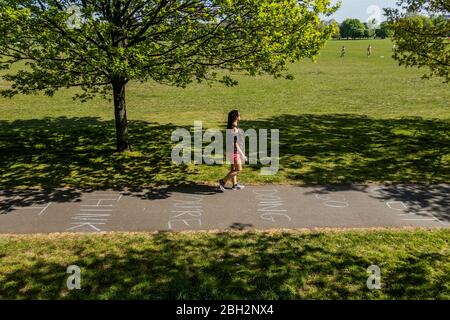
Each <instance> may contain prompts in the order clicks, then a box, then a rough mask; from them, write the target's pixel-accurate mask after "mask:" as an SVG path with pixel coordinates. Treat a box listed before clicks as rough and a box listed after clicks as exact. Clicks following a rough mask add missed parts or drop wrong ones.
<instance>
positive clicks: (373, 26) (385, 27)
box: [328, 14, 450, 40]
mask: <svg viewBox="0 0 450 320" xmlns="http://www.w3.org/2000/svg"><path fill="white" fill-rule="evenodd" d="M410 17H411V18H414V19H415V20H420V22H421V24H422V25H430V26H433V25H440V24H443V23H445V22H446V20H448V19H449V17H448V16H443V15H438V16H431V17H428V16H424V15H418V14H416V15H414V17H412V15H411V16H410ZM328 24H334V25H335V28H336V29H335V30H336V31H335V32H334V33H333V35H332V38H333V39H335V40H341V39H347V40H350V39H375V38H380V39H387V38H392V37H393V36H394V32H395V30H394V29H395V28H394V27H393V25H392V23H390V22H389V21H387V20H386V21H383V22H381V23H379V22H378V21H376V20H375V19H373V20H372V21H369V22H362V21H360V20H359V19H356V18H347V19H345V20H344V21H342V22H341V23H339V22H337V21H335V20H331V21H329V22H328ZM447 36H448V37H450V32H449V33H448V35H447Z"/></svg>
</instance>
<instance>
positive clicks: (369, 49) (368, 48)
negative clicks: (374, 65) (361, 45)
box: [367, 44, 373, 58]
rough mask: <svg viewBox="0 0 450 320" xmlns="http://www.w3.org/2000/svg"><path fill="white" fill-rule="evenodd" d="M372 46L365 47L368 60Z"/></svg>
mask: <svg viewBox="0 0 450 320" xmlns="http://www.w3.org/2000/svg"><path fill="white" fill-rule="evenodd" d="M372 49H373V48H372V45H371V44H369V46H368V47H367V58H369V57H370V56H371V55H372Z"/></svg>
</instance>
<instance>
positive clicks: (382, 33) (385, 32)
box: [375, 21, 393, 39]
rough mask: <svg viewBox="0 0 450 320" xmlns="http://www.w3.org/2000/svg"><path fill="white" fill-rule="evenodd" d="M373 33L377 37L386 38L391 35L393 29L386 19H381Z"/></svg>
mask: <svg viewBox="0 0 450 320" xmlns="http://www.w3.org/2000/svg"><path fill="white" fill-rule="evenodd" d="M375 34H376V36H377V37H379V38H382V39H386V38H390V37H392V35H393V31H392V29H391V27H390V25H389V23H388V22H387V21H383V22H382V23H381V24H380V26H379V28H378V29H376V30H375Z"/></svg>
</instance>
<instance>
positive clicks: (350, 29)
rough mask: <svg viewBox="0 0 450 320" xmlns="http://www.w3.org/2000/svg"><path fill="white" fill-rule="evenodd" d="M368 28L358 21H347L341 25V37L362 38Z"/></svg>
mask: <svg viewBox="0 0 450 320" xmlns="http://www.w3.org/2000/svg"><path fill="white" fill-rule="evenodd" d="M365 29H366V27H365V26H364V24H363V23H362V22H361V21H359V20H358V19H345V20H344V21H343V22H342V23H341V36H342V37H343V38H347V39H348V38H353V39H356V38H362V37H363V36H364V30H365Z"/></svg>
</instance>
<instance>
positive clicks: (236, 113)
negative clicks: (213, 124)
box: [227, 110, 239, 129]
mask: <svg viewBox="0 0 450 320" xmlns="http://www.w3.org/2000/svg"><path fill="white" fill-rule="evenodd" d="M238 117H239V111H238V110H233V111H230V113H228V124H227V129H233V123H234V122H235V121H236V119H237V118H238Z"/></svg>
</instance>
